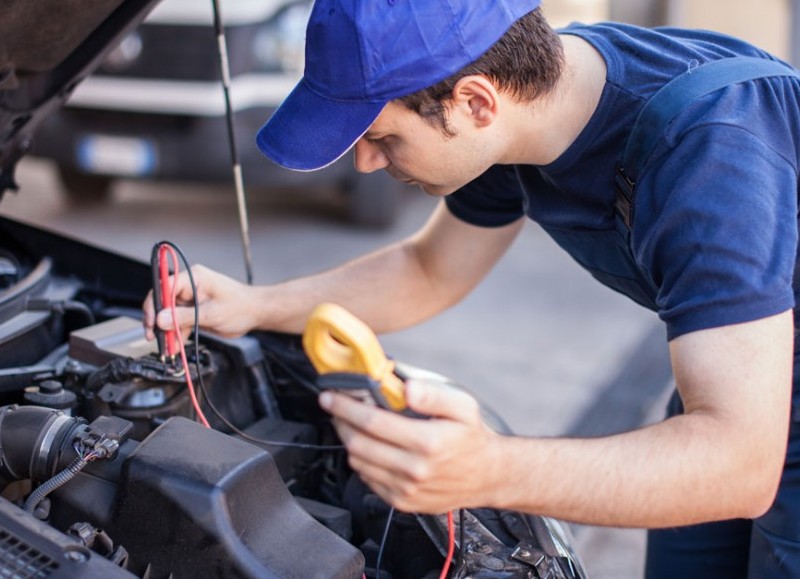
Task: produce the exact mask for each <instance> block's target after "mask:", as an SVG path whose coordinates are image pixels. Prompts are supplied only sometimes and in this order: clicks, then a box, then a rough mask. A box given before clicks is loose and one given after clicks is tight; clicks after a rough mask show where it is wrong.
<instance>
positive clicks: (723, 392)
mask: <svg viewBox="0 0 800 579" xmlns="http://www.w3.org/2000/svg"><path fill="white" fill-rule="evenodd" d="M538 4H539V3H538V1H535V0H499V1H494V2H471V1H469V0H386V1H378V0H374V1H372V0H371V1H369V2H366V1H361V2H358V1H355V0H350V1H345V0H338V1H337V0H317V2H316V4H315V7H314V12H313V14H312V16H311V20H310V23H309V27H308V34H307V47H306V71H305V76H304V79H303V80H302V81H301V82H300V83H299V84H298V86H297V87H296V88H295V90H294V91H293V93H292V94H291V95H290V96H289V97H288V98H287V99H286V101H285V102H284V104H283V105H282V106H281V108H280V109H279V110H278V111H277V112H276V113H275V114H274V116H273V117H272V118H271V119H270V120H269V122H268V123H267V124H266V125H265V126H264V127H263V128H262V130H261V132H260V133H259V137H258V144H259V146H260V148H261V149H262V151H263V152H264V153H265V154H266V155H267V156H268V157H270V158H271V159H273V160H274V161H276V162H278V163H280V164H282V165H284V166H287V167H289V168H293V169H298V170H313V169H318V168H320V167H323V166H325V165H327V164H329V163H331V162H333V161H334V160H335V159H337V158H338V157H340V156H341V155H342V154H344V153H345V152H346V151H347V150H349V149H350V148H351V147H355V163H356V167H357V168H358V169H359V170H360V171H364V172H370V171H376V170H380V169H383V170H386V171H388V172H389V173H390V174H391V175H392V176H394V177H395V178H397V179H400V180H402V181H405V182H407V183H412V184H415V185H417V186H419V187H420V188H421V189H423V190H424V191H425V192H427V193H428V194H430V195H433V196H437V197H442V198H443V201H442V202H441V203H440V204H439V206H438V208H437V209H436V210H435V212H434V213H433V215H432V216H431V218H430V220H429V221H428V222H427V224H426V225H425V226H424V227H422V229H421V230H420V231H418V232H417V233H415V234H414V235H412V236H410V237H409V238H408V239H406V240H404V241H402V242H400V243H397V244H394V245H392V246H390V247H387V248H385V249H382V250H379V251H376V252H374V253H372V254H370V255H367V256H364V257H362V258H360V259H357V260H355V261H353V262H351V263H348V264H345V265H344V266H342V267H340V268H337V269H333V270H331V271H328V272H325V273H322V274H319V275H315V276H311V277H307V278H303V279H297V280H293V281H289V282H286V283H283V284H279V285H275V286H270V287H247V286H245V285H242V284H240V283H238V282H235V281H233V280H231V279H229V278H226V277H223V276H221V275H219V274H216V273H214V272H211V271H209V270H207V269H205V268H202V267H199V268H196V270H195V274H196V277H197V280H198V288H197V291H198V296H197V299H198V301H199V303H200V304H201V307H200V323H201V325H202V326H203V327H205V328H207V329H209V330H212V331H215V332H218V333H221V334H224V335H238V334H242V333H245V332H248V331H250V330H253V329H272V330H282V331H291V332H300V331H302V328H303V326H304V323H305V319H306V317H307V315H308V313H309V312H310V310H311V309H312V308H313V306H314V305H316V304H318V303H319V302H322V301H333V302H336V303H339V304H341V305H343V306H345V307H346V308H348V309H350V310H351V311H352V312H353V313H355V314H356V315H357V316H359V317H360V318H362V319H363V320H364V321H366V322H367V323H368V324H369V325H370V326H372V327H373V328H374V329H375V330H376V331H378V332H385V331H391V330H397V329H400V328H402V327H406V326H408V325H411V324H414V323H417V322H419V321H421V320H424V319H426V318H428V317H430V316H433V315H434V314H436V313H438V312H440V311H442V310H444V309H445V308H447V307H449V306H451V305H453V304H455V303H456V302H458V301H459V300H460V299H461V298H462V297H463V296H465V295H466V294H467V293H468V292H469V291H470V290H471V289H472V288H473V287H474V286H475V285H476V284H477V283H478V282H479V281H480V280H481V279H482V278H483V277H484V276H485V275H486V274H487V272H488V271H489V270H490V268H491V267H492V266H493V265H494V264H495V263H496V262H497V260H498V259H500V257H501V256H502V255H503V253H504V251H505V250H506V249H507V248H508V247H509V245H510V244H511V243H512V241H513V240H514V238H515V236H516V234H517V233H518V232H519V230H520V228H521V227H522V225H523V222H524V220H525V217H526V216H527V217H530V218H531V219H534V220H536V221H537V222H538V223H540V224H541V225H542V226H543V227H544V228H545V229H546V230H547V231H548V232H549V233H550V234H551V235H552V236H553V237H554V238H555V239H556V241H557V242H558V243H559V244H560V245H562V246H563V247H564V248H565V249H566V250H567V251H569V252H570V253H571V254H572V255H573V256H574V257H575V258H576V259H577V260H578V261H579V262H580V263H581V264H582V265H584V266H585V267H586V268H587V269H589V270H590V271H591V272H592V274H593V275H594V276H595V277H597V278H598V279H599V280H600V281H602V282H603V283H606V284H608V285H610V286H611V287H613V288H615V289H617V290H618V291H621V292H623V293H625V294H627V295H629V296H630V297H631V298H633V299H634V300H636V301H637V302H639V303H641V304H643V305H645V306H647V307H650V308H652V309H654V310H656V311H657V312H658V314H659V316H660V317H661V318H662V319H663V320H664V322H665V323H666V325H667V330H668V338H669V348H670V355H671V357H672V363H673V369H674V375H675V380H676V384H677V390H678V394H679V395H680V402H681V403H682V404H681V406H682V410H681V411H676V412H675V415H674V416H672V417H670V418H668V419H667V420H665V421H663V422H661V423H658V424H656V425H652V426H649V427H647V428H642V429H639V430H635V431H632V432H628V433H624V434H620V435H616V436H611V437H604V438H596V439H590V440H575V439H572V440H569V439H558V438H554V439H537V438H521V437H508V436H500V435H498V434H496V433H494V432H492V431H491V430H490V429H489V428H488V427H487V426H486V425H485V424H484V423H483V422H482V421H481V419H480V416H479V412H478V407H477V403H476V402H475V400H473V399H472V398H471V397H469V396H468V395H466V394H464V393H459V392H451V391H445V390H440V389H434V388H432V387H430V386H425V385H424V384H416V383H412V384H409V385H408V391H407V397H408V402H409V405H410V406H411V407H412V408H413V409H414V410H416V411H418V412H420V413H422V414H426V415H429V416H432V417H433V419H431V420H426V421H420V420H412V419H406V418H404V417H401V416H397V415H390V414H388V413H386V412H384V411H382V410H379V409H376V408H372V407H368V406H366V405H364V404H361V403H358V402H356V401H354V400H352V399H349V398H347V397H345V396H341V395H334V394H331V393H325V394H323V395H322V396H321V397H320V404H321V405H322V406H323V407H324V408H325V409H326V410H328V411H329V412H331V413H332V414H333V415H334V417H335V418H336V424H337V428H338V431H339V434H340V435H341V438H342V439H343V441H344V442H345V444H346V445H347V448H348V451H349V457H350V463H351V465H352V466H353V468H354V469H356V470H357V471H358V472H359V473H360V475H361V476H362V478H363V479H364V480H365V481H366V482H367V483H368V484H369V485H370V486H371V487H372V488H373V489H374V490H375V491H376V492H377V493H379V494H380V495H381V496H382V497H383V498H385V499H386V500H387V501H389V502H390V503H392V504H393V505H395V506H396V507H398V508H399V509H402V510H407V511H416V512H444V511H447V510H449V509H454V508H457V507H479V506H486V507H497V508H507V509H513V510H522V511H528V512H533V513H537V514H541V515H550V516H554V517H557V518H561V519H566V520H571V521H579V522H582V523H588V524H597V525H614V526H629V527H647V528H650V529H656V530H654V531H652V532H651V534H650V537H649V543H648V565H647V576H648V577H651V578H660V577H703V578H709V577H725V578H731V577H751V578H756V577H759V578H761V577H769V578H778V577H798V576H800V465H798V459H799V458H800V446H798V445H800V424H798V421H800V412H798V411H797V410H795V414H794V420H791V411H792V390H793V389H792V360H793V339H794V334H793V317H792V308H793V306H794V302H795V296H796V295H797V291H798V289H793V286H792V281H793V274H794V268H795V262H796V256H797V215H798V211H797V167H798V158H799V155H798V149H799V147H798V136H800V107H798V101H799V100H800V99H799V98H798V96H799V95H800V91H799V89H798V86H799V85H798V82H799V81H798V78H797V77H796V76H794V72H793V71H792V70H790V69H789V68H788V67H787V68H786V73H785V74H779V75H773V76H768V77H767V78H756V79H746V80H743V81H739V82H733V83H731V84H730V86H725V87H724V88H721V89H719V90H715V91H713V92H711V93H710V94H705V95H704V94H701V95H700V96H698V98H696V99H694V100H692V101H691V102H689V103H681V104H680V106H677V107H674V108H677V110H676V111H675V117H674V119H671V118H670V119H667V120H668V121H670V122H669V123H667V124H665V126H664V127H656V128H651V130H657V131H658V134H657V135H656V141H655V143H656V144H655V149H654V150H653V152H652V153H651V154H648V155H647V159H646V163H645V165H644V167H643V168H642V169H641V172H640V174H638V175H634V176H635V177H636V178H637V181H638V183H637V184H636V186H635V188H633V187H631V188H630V189H632V191H631V190H628V192H627V195H628V197H623V198H621V197H620V194H619V193H618V190H617V188H615V177H616V178H617V182H619V178H620V177H625V175H624V174H622V173H616V171H615V169H616V166H617V163H618V162H619V160H620V158H621V157H622V155H623V150H624V149H625V146H626V143H627V139H628V136H629V134H630V132H631V129H632V127H633V125H634V121H635V119H636V117H637V115H638V114H639V112H640V111H641V110H642V108H643V106H644V105H645V103H646V102H648V99H650V98H651V97H652V96H653V95H654V94H655V93H656V92H657V91H658V90H659V89H660V88H661V87H663V86H664V85H666V84H667V83H668V82H669V81H670V80H672V79H673V78H676V77H679V76H680V75H681V74H682V73H684V72H686V71H690V72H691V74H696V73H695V71H699V70H700V69H701V68H702V65H703V64H704V63H706V62H709V61H717V60H722V59H727V58H730V57H735V56H749V57H755V58H757V59H761V60H772V59H771V57H770V56H769V55H767V54H765V53H764V52H762V51H760V50H758V49H756V48H754V47H752V46H749V45H747V44H745V43H743V42H740V41H738V40H736V39H732V38H729V37H723V36H720V35H715V34H712V33H706V32H698V31H695V32H691V31H680V30H660V31H656V30H645V29H639V28H635V27H630V26H624V25H615V24H602V25H594V26H579V25H574V26H571V27H569V28H567V29H565V30H562V31H560V33H559V34H555V33H554V32H553V31H552V30H551V29H550V28H549V26H548V25H547V23H546V22H545V20H544V18H543V17H542V15H541V14H540V11H539V9H538V8H537V7H538ZM623 180H624V179H623ZM623 188H624V187H623ZM179 299H180V300H181V301H182V302H183V303H188V302H189V301H190V300H191V299H192V296H191V292H190V290H189V288H188V284H187V283H186V279H185V278H182V279H181V280H180V282H179ZM177 315H178V317H179V320H178V322H179V324H178V325H179V326H181V327H182V328H188V327H189V326H190V324H191V320H192V311H191V309H190V308H181V309H179V310H178V312H177ZM154 320H155V314H154V312H153V309H152V304H150V303H148V302H146V304H145V326H146V328H147V330H148V333H149V334H152V326H153V324H154ZM171 323H172V322H171V320H170V316H169V314H168V312H161V313H160V314H159V316H158V324H159V326H160V327H162V328H165V329H166V328H170V327H171ZM787 439H788V440H789V441H790V442H789V446H788V453H787ZM787 457H788V458H787ZM779 489H780V490H779Z"/></svg>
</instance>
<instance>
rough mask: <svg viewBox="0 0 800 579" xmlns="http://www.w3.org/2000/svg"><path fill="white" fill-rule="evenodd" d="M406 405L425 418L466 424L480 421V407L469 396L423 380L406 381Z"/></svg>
mask: <svg viewBox="0 0 800 579" xmlns="http://www.w3.org/2000/svg"><path fill="white" fill-rule="evenodd" d="M405 396H406V403H407V404H408V405H409V407H410V408H411V409H412V410H414V411H415V412H418V413H420V414H422V415H425V416H432V417H437V418H449V419H452V420H456V421H458V422H464V423H466V424H475V423H477V422H478V421H480V406H479V404H478V401H477V400H476V399H475V398H474V397H473V396H471V395H470V394H468V393H466V392H464V391H463V390H459V389H457V388H453V387H451V386H447V385H445V384H438V383H434V382H428V381H424V380H414V379H411V380H408V381H407V382H406V387H405Z"/></svg>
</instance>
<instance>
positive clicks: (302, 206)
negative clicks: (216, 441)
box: [2, 0, 800, 579]
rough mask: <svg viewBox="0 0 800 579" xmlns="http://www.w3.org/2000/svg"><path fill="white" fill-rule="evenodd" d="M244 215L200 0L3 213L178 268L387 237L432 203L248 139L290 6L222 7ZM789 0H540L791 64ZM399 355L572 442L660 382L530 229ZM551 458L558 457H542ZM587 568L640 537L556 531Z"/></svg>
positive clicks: (301, 256)
mask: <svg viewBox="0 0 800 579" xmlns="http://www.w3.org/2000/svg"><path fill="white" fill-rule="evenodd" d="M221 4H222V10H223V20H224V22H225V24H226V34H227V45H228V51H229V57H230V68H231V76H232V85H231V95H230V96H231V102H232V106H233V110H234V111H235V115H234V126H235V129H236V135H237V139H236V146H237V150H238V153H239V156H240V158H241V162H242V168H243V175H244V177H243V178H244V185H245V191H246V203H245V205H244V208H245V209H246V212H247V214H248V219H247V224H248V228H247V235H246V236H245V235H243V233H242V215H243V213H242V212H241V211H240V209H239V207H238V206H237V195H236V191H235V188H234V186H233V180H232V171H231V156H230V153H229V143H228V137H227V133H226V122H225V114H224V113H225V103H224V96H223V93H222V89H221V85H220V83H219V80H218V79H219V66H218V61H217V54H216V42H215V39H214V35H213V31H212V29H211V22H212V14H211V8H210V2H198V1H197V0H163V2H162V4H161V5H160V6H159V8H157V9H156V11H155V12H153V13H152V15H151V17H150V18H149V19H148V20H147V21H146V22H145V23H144V24H143V25H142V26H141V27H140V28H139V29H138V30H137V31H136V32H135V33H134V34H132V35H131V36H130V37H128V38H126V39H125V40H124V41H123V42H122V43H121V45H120V46H119V48H118V49H117V50H116V51H115V52H114V54H112V56H111V57H110V58H109V59H108V60H107V61H106V63H105V64H104V65H103V67H102V68H101V69H100V70H98V71H97V73H96V74H94V75H93V76H92V77H90V78H88V79H87V80H86V81H85V82H84V83H83V84H82V85H81V86H80V87H79V88H78V89H77V90H76V91H75V93H74V94H73V96H72V98H71V100H70V102H69V103H68V105H67V106H66V107H65V108H64V109H63V111H61V112H59V113H58V114H56V115H54V116H53V118H51V119H50V120H49V121H48V122H47V123H46V124H45V126H43V127H42V130H41V132H40V133H39V134H38V135H37V138H36V142H35V143H34V148H33V151H32V155H30V156H29V157H27V158H26V159H24V160H23V161H22V162H21V164H20V166H19V169H18V173H17V181H18V182H19V184H20V186H21V190H20V191H19V192H18V193H17V194H11V193H9V194H7V195H6V196H5V199H3V205H2V211H3V214H4V215H7V216H10V217H14V218H17V219H20V220H22V221H25V222H27V223H33V224H37V225H40V226H43V227H45V228H47V229H50V230H53V231H57V232H60V233H63V234H67V235H69V236H72V237H75V238H78V239H81V240H84V241H87V242H89V243H92V244H95V245H98V246H101V247H104V248H108V249H111V250H113V251H115V252H118V253H121V254H125V255H128V256H131V257H134V258H136V259H140V260H142V261H144V260H147V259H148V258H149V255H150V251H151V248H152V245H153V244H154V243H155V242H156V241H159V240H162V239H168V240H170V241H173V242H175V243H176V244H178V245H179V246H180V247H181V248H182V249H183V251H184V253H186V254H187V256H188V257H189V259H190V260H191V261H193V262H195V263H204V264H206V265H208V266H210V267H212V268H215V269H218V270H220V271H223V272H225V273H227V274H229V275H231V276H233V277H235V278H237V279H241V280H245V279H246V268H245V265H244V250H243V246H242V239H243V237H247V238H249V240H250V243H251V253H252V258H253V261H252V273H253V281H254V282H255V283H273V282H277V281H281V280H285V279H288V278H293V277H296V276H300V275H304V274H307V273H311V272H315V271H318V270H320V269H324V268H329V267H333V266H335V265H337V264H338V263H341V262H342V261H343V260H346V259H350V258H352V257H355V256H357V255H359V254H361V253H363V252H366V251H370V250H372V249H375V248H377V247H380V246H382V245H384V244H386V243H389V242H392V241H395V240H397V239H401V238H402V237H404V236H405V235H407V234H409V233H410V232H412V231H414V230H415V229H416V228H418V227H419V226H420V225H421V224H422V223H424V221H425V219H426V218H427V216H428V214H429V213H430V211H431V209H432V208H433V205H434V200H432V199H430V198H428V197H427V196H425V195H423V194H421V193H420V192H418V191H416V190H409V189H407V188H404V187H400V186H398V185H397V184H394V183H392V182H391V181H390V180H389V179H387V178H386V177H385V176H384V175H380V174H379V175H372V176H362V175H358V174H356V173H355V171H354V170H353V169H352V159H350V158H344V159H342V160H340V161H339V162H337V163H336V164H335V165H334V166H332V167H330V168H329V169H326V170H325V171H322V172H319V173H292V172H287V171H284V170H282V169H279V168H277V167H276V166H274V165H272V164H270V163H269V161H267V160H266V159H264V158H263V157H261V155H260V153H258V151H257V149H256V147H255V145H254V135H255V132H256V131H257V129H258V128H259V127H260V126H261V124H262V123H263V121H264V120H265V119H266V118H267V117H268V116H269V114H270V113H271V111H272V110H274V108H275V107H276V106H277V105H278V104H279V103H280V101H281V100H282V98H283V97H284V96H285V95H286V94H287V93H288V91H289V90H291V87H292V86H293V85H294V83H295V82H296V80H297V78H299V75H300V74H301V71H302V45H303V37H304V26H305V20H306V18H307V16H308V10H309V7H310V2H304V1H300V2H296V1H292V0H255V1H254V0H227V1H226V0H222V2H221ZM798 6H800V3H799V2H797V1H789V0H761V1H760V2H758V3H754V2H745V1H744V0H727V1H723V0H545V2H544V10H545V12H546V13H547V15H548V17H549V18H550V19H551V20H552V22H553V24H554V25H556V26H561V25H565V24H567V23H569V22H571V21H582V22H593V21H600V20H609V19H610V20H618V21H625V22H631V23H636V24H641V25H646V26H654V25H662V24H667V25H675V26H685V27H692V28H709V29H715V30H719V31H722V32H726V33H730V34H734V35H737V36H741V37H743V38H746V39H748V40H750V41H751V42H754V43H755V44H757V45H759V46H762V47H763V48H765V49H767V50H769V51H771V52H773V53H774V54H776V55H778V56H780V57H782V58H785V59H787V60H790V61H792V62H795V63H796V62H798V58H797V55H798V48H797V45H798V36H800V34H798V30H800V27H798V24H797V22H798V12H799V11H800V9H798ZM382 341H383V343H384V346H385V348H386V350H387V351H388V352H389V353H390V354H392V355H393V356H395V357H396V358H398V359H401V360H403V361H405V362H407V363H410V364H414V365H418V366H422V367H425V368H428V369H430V370H435V371H437V372H440V373H442V374H445V375H448V376H450V377H451V378H453V379H454V380H456V381H457V382H459V383H461V384H463V385H464V386H465V387H466V388H467V389H469V390H471V391H473V392H474V393H475V394H476V395H477V396H478V397H479V398H480V399H481V400H482V401H484V402H485V403H486V404H488V405H489V406H491V407H492V408H494V409H495V410H497V411H498V412H499V413H500V414H501V415H502V416H503V417H504V418H505V419H506V420H507V422H508V423H509V425H510V426H511V427H512V428H513V429H514V430H515V431H516V432H518V433H520V434H524V435H536V436H558V435H565V434H566V435H576V436H592V435H599V434H608V433H612V432H619V431H621V430H625V429H628V428H633V427H636V426H638V425H641V424H644V423H647V422H650V421H654V420H657V419H658V418H659V417H660V416H661V414H662V412H663V405H664V402H665V400H666V397H667V396H668V395H669V393H670V392H671V389H672V383H671V375H670V369H669V361H668V359H667V354H666V343H665V334H664V331H663V329H662V328H661V325H660V323H659V322H658V320H657V319H656V317H655V316H654V315H653V314H651V313H649V312H646V311H643V310H641V309H640V308H638V307H636V306H635V305H634V304H632V303H630V302H629V301H628V300H627V299H625V298H623V297H621V296H619V295H617V294H615V293H614V292H612V291H610V290H608V289H606V288H604V287H602V286H600V285H599V284H597V283H595V282H594V281H592V279H591V277H590V276H589V275H588V274H587V273H585V272H584V271H582V270H581V269H580V268H578V267H577V266H576V265H575V264H574V263H573V262H572V261H571V260H570V259H569V258H568V257H567V256H566V255H565V254H563V252H561V251H560V250H559V249H558V248H557V247H556V246H555V245H554V244H553V243H552V242H551V241H550V240H549V238H547V236H546V235H545V234H544V233H543V232H542V231H541V230H540V229H539V228H538V227H537V226H536V225H535V224H532V223H530V224H528V226H527V227H526V228H525V229H524V230H523V232H522V234H521V235H520V238H519V240H518V241H517V242H516V243H515V245H514V246H513V247H512V248H511V250H510V251H509V254H508V255H507V256H506V257H505V259H504V260H503V261H502V262H501V263H500V264H499V265H498V266H497V268H496V269H495V271H493V272H492V273H491V275H490V276H489V278H488V279H486V280H485V281H484V283H482V284H481V286H480V287H479V288H478V289H477V290H476V291H475V292H474V293H473V294H472V295H470V296H469V297H468V298H467V299H465V300H464V301H463V302H462V303H460V304H458V305H457V306H456V307H454V308H452V309H451V310H449V311H448V312H446V313H444V314H443V315H441V316H439V317H438V318H436V319H435V320H431V321H429V322H426V323H424V324H422V325H420V326H418V327H416V328H413V329H409V330H406V331H402V332H397V333H395V334H392V335H387V336H383V337H382ZM553 468H558V465H553ZM573 531H574V533H575V536H576V546H577V549H578V551H579V552H580V554H581V555H582V557H583V559H584V562H585V564H586V566H587V570H588V571H589V575H590V577H595V578H608V579H611V578H615V579H619V578H628V577H630V578H635V577H640V576H641V572H642V562H643V553H644V543H645V541H644V532H643V531H640V530H622V529H600V528H591V527H581V526H574V527H573Z"/></svg>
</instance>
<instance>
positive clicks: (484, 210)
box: [445, 165, 525, 227]
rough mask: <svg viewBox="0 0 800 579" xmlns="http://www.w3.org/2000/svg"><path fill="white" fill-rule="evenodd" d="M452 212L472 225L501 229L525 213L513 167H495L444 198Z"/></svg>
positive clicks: (522, 197)
mask: <svg viewBox="0 0 800 579" xmlns="http://www.w3.org/2000/svg"><path fill="white" fill-rule="evenodd" d="M445 204H446V205H447V208H448V209H449V210H450V213H452V214H453V215H455V216H456V217H458V218H459V219H461V220H462V221H466V222H467V223H470V224H472V225H479V226H483V227H500V226H503V225H507V224H509V223H512V222H513V221H516V220H517V219H519V218H520V217H522V216H523V215H524V214H525V199H524V196H523V194H522V189H521V186H520V184H519V179H518V178H517V174H516V171H515V170H514V168H513V166H511V165H494V166H492V167H490V168H489V169H488V170H487V171H486V172H485V173H484V174H483V175H481V176H480V177H478V178H477V179H475V180H474V181H471V182H470V183H467V184H466V185H465V186H464V187H462V188H461V189H459V190H458V191H456V192H455V193H453V194H451V195H448V196H447V197H446V198H445Z"/></svg>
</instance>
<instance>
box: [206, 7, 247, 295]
mask: <svg viewBox="0 0 800 579" xmlns="http://www.w3.org/2000/svg"><path fill="white" fill-rule="evenodd" d="M211 5H212V7H213V9H214V32H215V34H216V35H217V51H218V53H219V65H220V71H221V74H222V90H223V93H224V95H225V120H226V121H227V124H228V147H229V149H230V153H231V163H232V165H233V181H234V183H235V185H236V203H237V205H238V207H239V230H240V233H241V235H242V249H243V251H244V266H245V271H246V274H247V283H248V284H250V285H253V257H252V255H251V253H250V226H249V224H248V218H247V202H246V200H245V194H244V181H243V180H242V165H241V163H240V162H239V151H238V150H237V148H236V129H235V127H234V124H233V107H232V106H231V91H230V86H231V72H230V67H229V65H228V47H227V44H226V42H225V28H224V27H223V26H222V16H221V14H220V9H219V2H218V0H211Z"/></svg>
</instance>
